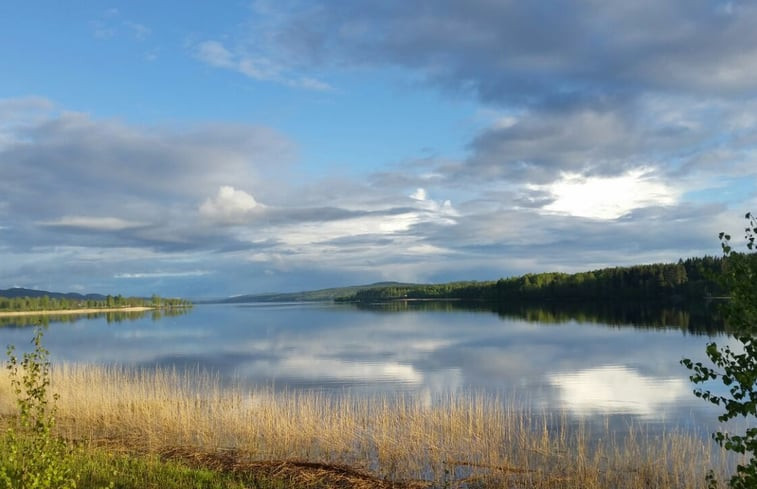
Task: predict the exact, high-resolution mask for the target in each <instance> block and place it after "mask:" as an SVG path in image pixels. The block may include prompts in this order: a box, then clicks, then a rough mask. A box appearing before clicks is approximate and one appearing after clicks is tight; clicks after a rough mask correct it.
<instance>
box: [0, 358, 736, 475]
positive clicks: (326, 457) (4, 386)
mask: <svg viewBox="0 0 757 489" xmlns="http://www.w3.org/2000/svg"><path fill="white" fill-rule="evenodd" d="M1 372H2V373H0V414H2V415H8V414H12V413H13V412H14V411H15V405H14V397H13V396H12V395H11V390H10V379H9V378H8V374H7V371H6V369H2V371H1ZM52 390H53V391H54V392H56V393H57V394H58V395H59V396H60V397H59V399H58V401H57V408H58V416H57V421H58V423H57V426H58V429H59V430H60V433H61V435H62V436H65V437H67V438H69V439H75V440H79V441H81V442H84V443H89V444H93V445H102V444H108V445H109V446H116V447H121V448H123V449H125V450H131V451H136V452H140V453H165V454H176V453H194V454H195V455H196V454H204V455H203V456H205V458H206V459H207V458H208V457H211V458H212V457H213V456H216V455H218V454H233V457H234V459H235V460H236V461H237V463H247V464H250V463H255V462H261V461H280V462H282V463H283V462H286V461H288V462H294V461H296V462H298V463H318V464H327V465H329V466H334V467H350V468H351V469H354V470H356V471H360V473H366V474H371V475H372V476H374V477H376V478H377V479H376V480H382V481H385V482H386V481H390V482H392V481H397V482H400V481H403V482H405V483H407V482H409V481H415V483H416V484H425V485H426V486H434V487H471V488H474V487H482V488H486V487H528V488H563V487H565V488H567V487H581V488H586V489H592V488H617V489H623V488H628V489H642V488H643V489H649V488H681V489H689V488H691V489H699V488H702V489H704V488H705V487H706V484H705V479H704V476H705V473H706V471H707V470H708V469H709V468H711V467H712V466H713V465H718V467H715V468H716V472H717V471H720V472H722V471H724V470H725V468H724V467H721V466H720V464H721V463H722V462H716V461H715V460H713V459H712V458H711V457H712V453H711V444H710V443H709V442H708V441H706V440H705V441H703V440H701V439H700V438H698V437H696V436H694V435H687V434H682V433H663V434H651V433H647V432H644V431H643V430H640V429H639V428H633V427H629V428H628V431H627V432H625V433H621V434H617V433H612V432H610V431H609V429H606V431H604V432H601V433H597V432H591V430H590V428H588V427H587V426H586V425H581V424H579V425H571V424H569V423H568V422H567V419H566V418H565V417H561V416H554V415H550V414H546V413H545V414H539V413H533V412H524V411H522V410H519V409H517V408H516V407H515V406H514V405H512V404H511V403H508V402H507V401H506V400H505V399H502V398H500V397H498V396H495V395H489V394H481V393H468V394H462V395H452V394H450V395H448V396H445V397H444V398H442V399H438V400H435V401H433V402H430V401H428V400H427V399H424V398H422V397H421V396H418V395H413V394H401V395H396V396H381V395H376V396H364V395H361V396H358V395H354V394H350V393H346V392H345V393H341V394H333V393H323V392H318V391H290V392H280V391H274V390H272V389H266V388H254V389H251V388H245V387H242V386H224V385H223V384H222V383H221V382H220V380H219V378H218V377H216V376H213V375H210V374H206V373H202V372H199V371H187V372H177V371H174V370H161V369H155V370H153V369H150V370H130V369H125V368H117V367H106V366H94V365H56V366H54V368H53V371H52ZM593 429H596V428H593ZM195 458H197V456H195ZM200 458H202V457H200Z"/></svg>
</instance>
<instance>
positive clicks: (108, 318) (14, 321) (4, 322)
mask: <svg viewBox="0 0 757 489" xmlns="http://www.w3.org/2000/svg"><path fill="white" fill-rule="evenodd" d="M189 311H191V309H190V308H183V307H180V308H169V309H153V310H147V311H107V312H106V311H103V312H91V313H82V314H34V315H28V316H10V317H0V327H4V328H26V327H30V326H48V325H50V324H53V323H76V322H77V321H81V320H88V319H100V318H105V322H106V323H108V324H117V323H121V322H124V321H136V320H138V319H142V318H144V317H146V316H147V315H148V314H150V315H151V317H152V319H153V321H157V320H160V319H162V318H164V317H174V316H181V315H183V314H187V313H188V312H189Z"/></svg>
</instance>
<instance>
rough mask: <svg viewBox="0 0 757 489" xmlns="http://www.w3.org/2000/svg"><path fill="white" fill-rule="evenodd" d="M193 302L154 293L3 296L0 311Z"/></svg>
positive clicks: (188, 303)
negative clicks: (97, 296)
mask: <svg viewBox="0 0 757 489" xmlns="http://www.w3.org/2000/svg"><path fill="white" fill-rule="evenodd" d="M190 305H191V302H190V301H188V300H186V299H179V298H166V297H160V296H158V295H153V296H152V297H149V298H144V297H123V296H121V295H120V294H119V295H107V296H105V297H104V298H103V299H69V298H64V297H50V296H47V295H43V296H40V297H29V296H24V297H2V296H0V312H16V311H63V310H67V309H110V308H123V307H154V308H171V307H187V306H190Z"/></svg>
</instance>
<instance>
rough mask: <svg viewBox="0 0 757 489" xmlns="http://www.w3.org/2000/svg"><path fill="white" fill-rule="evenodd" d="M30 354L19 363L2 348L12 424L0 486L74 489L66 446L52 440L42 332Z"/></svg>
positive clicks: (74, 476)
mask: <svg viewBox="0 0 757 489" xmlns="http://www.w3.org/2000/svg"><path fill="white" fill-rule="evenodd" d="M33 344H34V351H32V352H30V353H24V355H23V357H22V359H21V360H20V361H19V359H18V358H17V357H16V355H15V348H14V347H13V346H9V347H8V365H7V368H8V370H9V371H10V377H11V387H12V390H13V392H14V394H15V395H16V404H17V406H18V419H17V420H16V423H15V426H13V427H11V428H9V429H8V431H7V432H6V434H5V447H4V448H5V449H4V450H3V451H2V453H0V487H2V488H5V489H75V488H76V485H77V480H78V478H79V477H78V474H76V473H75V472H74V470H73V469H72V464H71V462H70V454H71V453H70V452H71V451H70V449H69V447H68V444H67V443H66V442H65V441H64V440H62V439H60V438H58V437H56V436H55V435H54V433H53V430H54V428H55V401H56V400H57V399H58V396H57V395H53V396H52V403H51V402H50V396H49V394H48V389H49V387H50V362H49V361H48V354H49V352H48V351H47V350H46V349H45V348H44V347H43V346H42V329H41V328H37V329H36V330H35V334H34V339H33Z"/></svg>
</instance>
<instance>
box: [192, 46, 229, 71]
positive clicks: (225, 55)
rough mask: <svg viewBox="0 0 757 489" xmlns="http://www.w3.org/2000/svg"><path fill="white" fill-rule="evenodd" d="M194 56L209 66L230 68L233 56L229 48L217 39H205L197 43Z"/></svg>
mask: <svg viewBox="0 0 757 489" xmlns="http://www.w3.org/2000/svg"><path fill="white" fill-rule="evenodd" d="M196 56H197V58H198V59H199V60H200V61H203V62H205V63H207V64H209V65H211V66H217V67H219V68H232V67H233V66H234V62H233V56H232V54H231V52H230V51H229V50H227V49H226V48H225V47H223V44H221V43H220V42H218V41H205V42H201V43H200V44H198V45H197V52H196Z"/></svg>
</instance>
